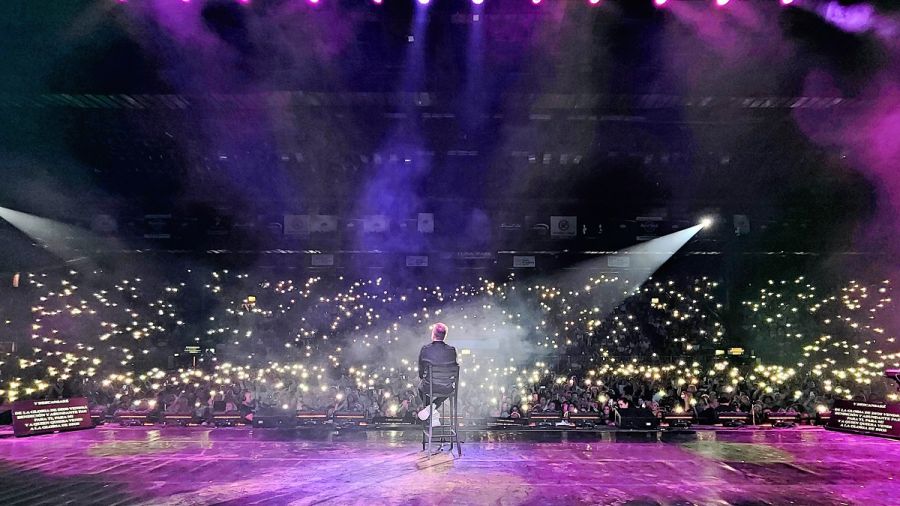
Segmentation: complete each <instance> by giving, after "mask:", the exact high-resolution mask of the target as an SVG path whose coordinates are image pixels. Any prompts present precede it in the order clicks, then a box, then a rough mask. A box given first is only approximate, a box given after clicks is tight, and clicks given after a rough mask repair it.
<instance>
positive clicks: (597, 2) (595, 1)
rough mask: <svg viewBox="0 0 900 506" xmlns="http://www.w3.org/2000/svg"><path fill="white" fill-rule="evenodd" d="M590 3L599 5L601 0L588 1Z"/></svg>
mask: <svg viewBox="0 0 900 506" xmlns="http://www.w3.org/2000/svg"><path fill="white" fill-rule="evenodd" d="M588 3H589V4H591V5H597V4H599V3H600V0H588Z"/></svg>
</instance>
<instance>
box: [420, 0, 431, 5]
mask: <svg viewBox="0 0 900 506" xmlns="http://www.w3.org/2000/svg"><path fill="white" fill-rule="evenodd" d="M418 1H419V5H428V2H430V1H431V0H418Z"/></svg>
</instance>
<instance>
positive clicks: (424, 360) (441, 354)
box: [419, 341, 456, 393]
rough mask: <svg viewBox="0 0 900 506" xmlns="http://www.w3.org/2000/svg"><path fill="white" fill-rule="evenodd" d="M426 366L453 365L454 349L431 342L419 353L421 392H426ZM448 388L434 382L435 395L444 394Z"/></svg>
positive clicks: (441, 343)
mask: <svg viewBox="0 0 900 506" xmlns="http://www.w3.org/2000/svg"><path fill="white" fill-rule="evenodd" d="M428 364H431V365H455V364H456V348H454V347H453V346H450V345H448V344H447V343H445V342H443V341H432V342H431V343H429V344H426V345H425V346H422V350H421V351H420V352H419V378H422V386H421V387H420V388H421V389H422V391H425V392H427V391H428V385H429V378H426V377H425V376H426V375H427V373H428ZM439 383H440V384H439ZM449 388H450V385H448V384H445V382H435V384H434V391H435V393H444V392H445V391H447V390H448V389H449Z"/></svg>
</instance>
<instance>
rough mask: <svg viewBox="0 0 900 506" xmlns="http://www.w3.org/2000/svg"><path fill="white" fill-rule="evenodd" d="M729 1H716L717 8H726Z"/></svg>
mask: <svg viewBox="0 0 900 506" xmlns="http://www.w3.org/2000/svg"><path fill="white" fill-rule="evenodd" d="M728 2H729V0H716V7H725V5H726V4H728Z"/></svg>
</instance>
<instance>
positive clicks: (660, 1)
mask: <svg viewBox="0 0 900 506" xmlns="http://www.w3.org/2000/svg"><path fill="white" fill-rule="evenodd" d="M667 1H668V0H653V5H655V6H657V7H662V6H664V5H666V2H667Z"/></svg>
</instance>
